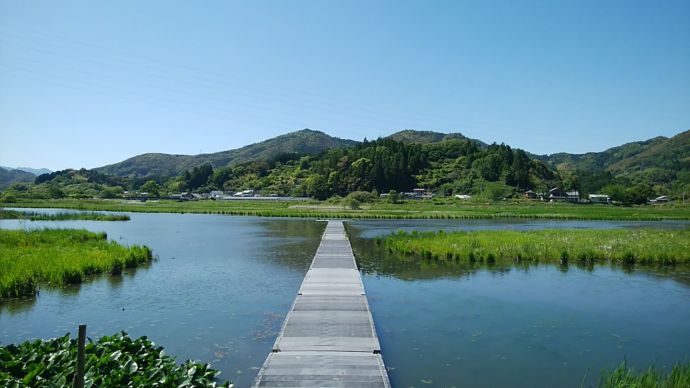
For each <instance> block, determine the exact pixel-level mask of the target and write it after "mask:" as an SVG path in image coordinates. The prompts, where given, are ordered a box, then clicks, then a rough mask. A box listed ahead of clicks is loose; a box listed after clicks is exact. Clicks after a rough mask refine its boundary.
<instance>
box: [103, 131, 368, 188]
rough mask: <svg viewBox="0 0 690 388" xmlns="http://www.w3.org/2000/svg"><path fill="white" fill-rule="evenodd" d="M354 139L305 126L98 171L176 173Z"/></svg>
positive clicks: (140, 174) (137, 159) (318, 149)
mask: <svg viewBox="0 0 690 388" xmlns="http://www.w3.org/2000/svg"><path fill="white" fill-rule="evenodd" d="M356 144H357V142H356V141H354V140H345V139H339V138H337V137H332V136H329V135H327V134H325V133H323V132H320V131H314V130H311V129H303V130H301V131H296V132H291V133H288V134H285V135H281V136H278V137H274V138H272V139H268V140H264V141H262V142H259V143H254V144H250V145H248V146H244V147H242V148H238V149H234V150H229V151H221V152H216V153H211V154H200V155H170V154H154V153H150V154H143V155H138V156H135V157H133V158H129V159H127V160H125V161H122V162H120V163H115V164H111V165H108V166H104V167H100V168H97V169H96V171H98V172H100V173H104V174H110V175H115V176H120V177H130V178H147V177H164V178H167V177H172V176H176V175H179V174H181V173H183V172H184V171H186V170H190V169H192V168H193V167H197V166H201V165H203V164H205V163H210V164H211V165H212V166H213V167H214V168H217V167H222V166H228V165H237V164H242V163H247V162H252V161H258V160H268V159H271V158H274V157H277V156H279V155H281V154H295V153H296V154H304V155H316V154H320V153H321V152H323V151H327V150H330V149H333V148H338V147H351V146H354V145H356Z"/></svg>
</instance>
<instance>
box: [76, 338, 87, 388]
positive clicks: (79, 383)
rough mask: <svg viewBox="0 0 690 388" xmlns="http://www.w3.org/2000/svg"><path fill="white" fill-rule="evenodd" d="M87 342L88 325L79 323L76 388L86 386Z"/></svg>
mask: <svg viewBox="0 0 690 388" xmlns="http://www.w3.org/2000/svg"><path fill="white" fill-rule="evenodd" d="M85 344H86V325H79V339H78V340H77V371H76V373H75V374H74V388H84V345H85Z"/></svg>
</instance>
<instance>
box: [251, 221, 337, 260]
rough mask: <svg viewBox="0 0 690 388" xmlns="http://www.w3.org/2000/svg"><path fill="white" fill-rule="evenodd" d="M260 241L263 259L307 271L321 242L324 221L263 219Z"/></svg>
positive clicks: (324, 226)
mask: <svg viewBox="0 0 690 388" xmlns="http://www.w3.org/2000/svg"><path fill="white" fill-rule="evenodd" d="M260 224H261V226H262V227H263V231H262V232H261V233H260V234H259V237H262V239H261V240H260V241H261V244H264V249H265V252H266V254H265V256H264V257H261V259H263V260H265V261H269V262H272V263H276V264H280V265H285V266H288V267H290V268H293V269H295V270H299V271H306V269H307V268H309V264H311V261H312V259H313V258H314V254H315V253H316V250H317V249H318V247H319V244H320V242H321V235H322V234H323V231H324V229H325V228H326V223H325V222H320V221H316V220H305V219H281V218H269V219H262V220H261V222H260Z"/></svg>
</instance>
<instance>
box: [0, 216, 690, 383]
mask: <svg viewBox="0 0 690 388" xmlns="http://www.w3.org/2000/svg"><path fill="white" fill-rule="evenodd" d="M130 216H131V218H132V220H131V221H129V222H91V221H66V222H26V221H14V220H13V221H0V228H18V227H46V226H48V227H78V228H87V229H89V230H99V231H105V232H107V233H108V236H109V238H111V239H113V240H116V241H119V242H122V243H125V244H134V243H136V244H146V245H148V246H150V247H151V248H152V249H153V251H154V253H155V254H157V255H158V256H159V259H158V261H156V262H154V263H152V264H151V265H149V266H147V267H145V268H139V269H136V270H133V271H130V272H129V273H127V274H125V275H123V276H119V277H110V276H103V277H97V278H95V279H94V280H93V281H89V282H85V283H83V284H81V285H80V286H71V287H66V288H62V289H44V290H42V292H41V294H40V296H39V297H38V298H35V299H30V300H23V301H11V302H9V303H5V304H3V305H0V341H2V343H10V342H19V341H23V340H25V339H29V338H49V337H54V336H58V335H62V334H64V333H65V332H67V331H71V332H74V331H75V329H76V326H77V325H78V323H80V322H85V323H87V324H88V325H89V329H88V330H89V332H88V334H89V335H90V336H92V337H98V336H100V335H104V334H112V333H114V332H117V331H119V330H126V331H127V332H129V333H130V334H131V335H133V336H139V335H147V336H149V338H151V339H153V340H154V341H156V342H157V343H159V344H161V345H163V346H165V347H166V349H167V351H168V353H169V354H173V355H175V356H176V357H177V358H178V360H180V361H181V360H184V359H186V358H194V359H198V360H201V361H205V362H211V363H212V364H213V365H214V367H216V368H217V369H219V370H221V371H222V372H223V374H222V375H221V376H222V377H224V378H230V379H232V380H233V381H234V382H236V386H238V387H246V386H249V385H250V384H251V382H252V380H253V378H254V376H255V375H256V373H257V371H258V368H259V367H260V366H261V364H262V363H263V360H264V359H265V357H266V355H267V354H268V352H269V351H270V349H271V347H272V345H273V342H274V340H275V337H276V335H277V333H278V331H279V329H280V325H281V324H282V322H283V319H284V317H285V314H286V313H287V311H288V310H289V308H290V305H291V303H292V301H293V299H294V297H295V294H296V292H297V290H298V288H299V284H300V283H301V281H302V278H303V276H304V274H305V272H306V271H307V268H308V266H309V263H310V262H311V259H312V256H313V254H314V252H315V251H316V248H317V246H318V244H319V239H320V235H321V233H322V231H323V228H324V226H325V224H324V223H321V222H316V221H312V220H299V219H298V220H295V219H266V218H257V217H226V216H213V215H179V214H140V213H133V214H130ZM648 225H653V226H657V227H664V228H685V227H687V226H688V223H684V222H676V223H668V222H662V223H659V222H657V223H648V222H610V221H607V222H592V221H586V222H583V221H568V222H551V221H514V220H498V221H452V220H441V221H438V220H437V221H423V220H418V221H415V220H407V221H353V222H352V223H349V225H348V233H349V235H350V238H351V241H352V245H353V249H354V250H355V254H356V256H357V259H358V263H359V266H360V268H361V271H362V274H363V280H364V285H365V288H366V292H367V294H368V298H369V303H370V304H371V307H372V313H373V315H374V319H375V322H376V327H377V331H378V334H379V339H380V341H381V345H382V353H383V357H384V360H385V362H386V365H387V366H388V367H389V368H390V372H389V373H390V378H391V382H392V383H393V386H439V387H442V386H475V387H477V386H479V387H481V386H486V387H490V386H517V387H540V386H543V387H550V386H573V387H579V386H580V385H581V382H582V381H583V380H584V381H585V384H587V385H588V383H592V382H596V381H597V379H598V374H599V372H600V370H601V368H603V367H606V366H613V365H616V364H618V363H620V362H621V361H623V359H627V361H628V363H629V364H631V365H634V366H640V367H641V366H646V365H648V364H649V363H656V364H657V365H660V366H664V365H672V364H673V363H675V362H677V361H682V360H686V359H687V358H688V357H689V356H690V351H689V350H688V349H690V325H688V322H690V309H688V306H689V305H690V304H689V302H690V269H688V268H686V267H676V268H673V269H668V268H666V269H664V268H661V269H659V268H654V269H650V268H621V267H615V266H614V267H608V266H595V267H590V268H578V267H575V266H571V267H561V266H552V265H539V266H521V267H486V266H478V267H468V266H463V265H459V264H451V265H447V264H444V263H442V262H438V261H434V260H417V259H410V258H407V259H405V260H399V259H398V258H396V257H392V256H391V255H390V254H388V253H387V252H382V251H381V250H380V247H378V246H376V244H374V243H373V240H372V239H371V238H372V237H376V236H379V235H385V234H388V233H391V232H393V231H396V230H398V229H404V230H412V229H417V230H439V229H444V230H462V229H543V228H554V227H562V228H637V227H643V226H648Z"/></svg>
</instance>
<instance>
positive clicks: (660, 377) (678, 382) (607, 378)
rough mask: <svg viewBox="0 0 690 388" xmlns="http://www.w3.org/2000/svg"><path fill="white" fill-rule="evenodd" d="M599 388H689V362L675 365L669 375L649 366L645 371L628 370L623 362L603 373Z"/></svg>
mask: <svg viewBox="0 0 690 388" xmlns="http://www.w3.org/2000/svg"><path fill="white" fill-rule="evenodd" d="M599 386H600V387H601V388H687V387H690V361H689V362H685V363H679V364H676V365H675V366H674V367H673V369H672V370H671V372H670V373H668V374H662V373H661V372H660V371H659V369H657V368H655V367H653V366H651V367H649V368H648V369H647V370H646V371H636V370H634V369H632V368H628V366H627V365H626V363H625V362H623V363H622V364H620V365H619V366H618V367H616V368H614V369H612V370H608V371H604V372H603V373H602V376H601V382H600V383H599Z"/></svg>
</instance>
